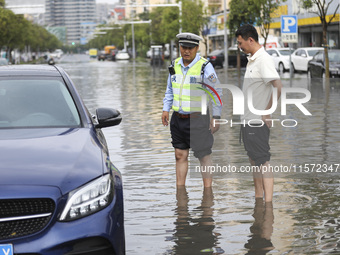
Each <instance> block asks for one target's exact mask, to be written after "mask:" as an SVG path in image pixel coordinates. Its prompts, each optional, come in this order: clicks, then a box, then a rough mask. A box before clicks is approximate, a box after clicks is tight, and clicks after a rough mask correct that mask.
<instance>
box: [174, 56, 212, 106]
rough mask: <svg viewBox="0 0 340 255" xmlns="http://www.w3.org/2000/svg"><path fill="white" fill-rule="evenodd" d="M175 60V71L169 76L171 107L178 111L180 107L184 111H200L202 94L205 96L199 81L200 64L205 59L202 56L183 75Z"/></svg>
mask: <svg viewBox="0 0 340 255" xmlns="http://www.w3.org/2000/svg"><path fill="white" fill-rule="evenodd" d="M180 59H181V58H177V59H176V60H175V65H174V68H175V73H176V74H174V75H172V76H171V84H172V92H173V96H174V99H173V103H172V109H173V110H174V111H177V112H178V111H179V109H182V110H183V111H184V112H200V111H201V108H202V105H201V104H202V103H201V102H202V96H205V97H206V96H207V95H206V93H205V92H204V91H203V90H202V85H201V84H200V83H199V82H201V80H202V79H201V69H202V65H203V64H204V63H205V62H206V61H207V60H206V59H204V58H201V59H200V60H198V61H197V62H196V63H195V64H194V65H193V66H192V67H190V68H189V70H188V72H187V73H186V75H183V73H182V68H181V65H179V64H178V61H179V60H180Z"/></svg>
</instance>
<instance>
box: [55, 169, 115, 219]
mask: <svg viewBox="0 0 340 255" xmlns="http://www.w3.org/2000/svg"><path fill="white" fill-rule="evenodd" d="M113 186H114V184H113V180H112V178H111V175H110V174H106V175H104V176H102V177H100V178H98V179H96V180H94V181H92V182H90V183H88V184H86V185H85V186H83V187H80V188H79V189H76V190H74V191H71V192H70V193H69V196H68V199H67V202H66V206H65V208H64V210H63V212H62V213H61V215H60V217H59V220H60V221H71V220H76V219H80V218H83V217H85V216H88V215H90V214H93V213H96V212H98V211H100V210H102V209H104V208H105V207H107V206H108V205H109V204H110V203H111V202H112V199H113V193H114V187H113Z"/></svg>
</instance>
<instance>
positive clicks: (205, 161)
mask: <svg viewBox="0 0 340 255" xmlns="http://www.w3.org/2000/svg"><path fill="white" fill-rule="evenodd" d="M199 160H200V163H201V167H203V168H201V170H203V169H204V170H206V171H201V173H202V178H203V185H204V187H205V188H209V187H211V186H212V174H211V173H210V172H209V171H207V170H208V166H212V160H211V154H209V155H206V156H204V157H203V158H200V159H199Z"/></svg>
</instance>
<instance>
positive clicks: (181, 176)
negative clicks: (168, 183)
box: [175, 148, 189, 186]
mask: <svg viewBox="0 0 340 255" xmlns="http://www.w3.org/2000/svg"><path fill="white" fill-rule="evenodd" d="M188 156H189V149H187V150H181V149H177V148H175V158H176V184H177V186H182V185H185V180H186V178H187V173H188Z"/></svg>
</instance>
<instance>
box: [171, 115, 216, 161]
mask: <svg viewBox="0 0 340 255" xmlns="http://www.w3.org/2000/svg"><path fill="white" fill-rule="evenodd" d="M209 127H210V117H209V114H207V115H201V114H197V115H194V116H193V117H190V118H180V117H179V116H177V115H176V113H175V112H174V113H173V114H172V117H171V121H170V131H171V138H172V146H173V147H174V148H177V149H181V150H186V149H189V148H191V149H192V151H193V152H194V156H195V157H196V158H203V157H204V156H206V155H209V154H211V152H212V150H211V148H212V146H213V143H214V137H213V135H212V134H211V131H210V130H209Z"/></svg>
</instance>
